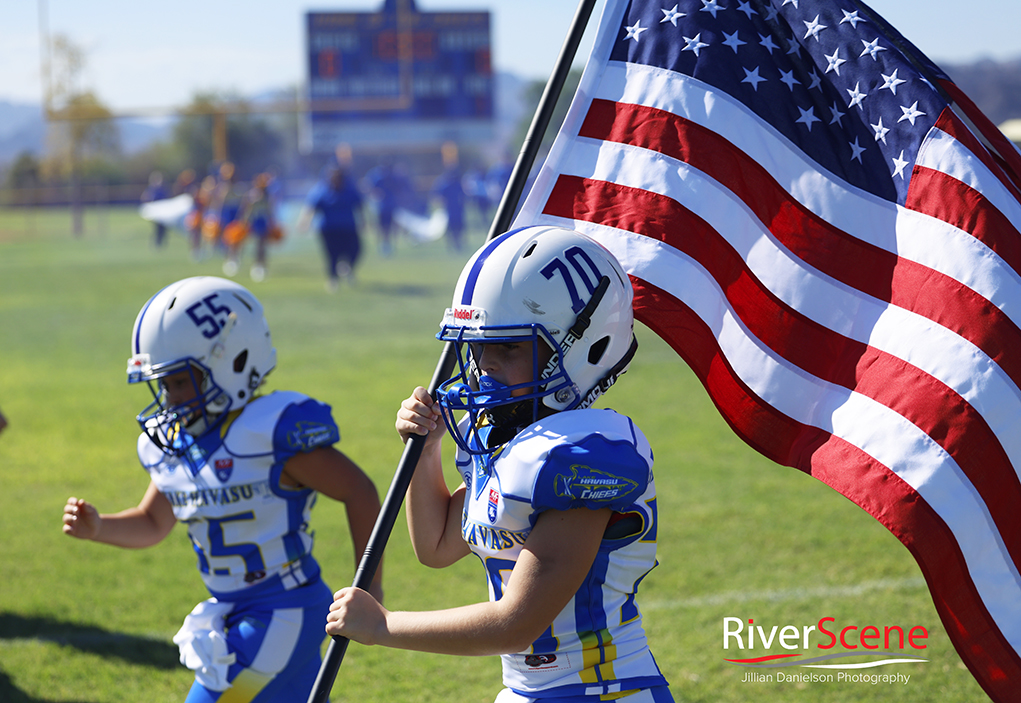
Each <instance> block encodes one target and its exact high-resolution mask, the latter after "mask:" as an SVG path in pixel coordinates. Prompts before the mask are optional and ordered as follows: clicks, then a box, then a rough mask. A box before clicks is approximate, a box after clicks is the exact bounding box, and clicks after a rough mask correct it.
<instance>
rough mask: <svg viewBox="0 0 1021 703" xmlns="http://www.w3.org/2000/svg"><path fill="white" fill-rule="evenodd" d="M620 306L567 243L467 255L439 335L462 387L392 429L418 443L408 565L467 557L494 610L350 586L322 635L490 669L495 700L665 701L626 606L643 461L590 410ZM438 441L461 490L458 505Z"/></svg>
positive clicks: (515, 235) (602, 381)
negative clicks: (451, 657)
mask: <svg viewBox="0 0 1021 703" xmlns="http://www.w3.org/2000/svg"><path fill="white" fill-rule="evenodd" d="M631 302H632V289H631V284H630V282H629V280H628V278H627V275H626V274H625V273H624V271H623V269H622V268H621V267H620V264H619V263H618V262H617V261H616V259H615V258H614V257H613V255H612V254H610V252H609V251H607V250H606V249H605V248H603V247H602V246H601V245H599V244H598V243H596V242H595V241H594V240H592V239H590V238H588V237H586V236H585V235H583V234H581V233H579V232H574V231H572V230H566V229H561V228H556V227H526V228H524V229H521V230H516V231H514V232H510V233H507V234H505V235H503V236H501V237H498V238H497V239H495V240H492V241H491V242H489V243H487V244H486V245H484V246H483V247H482V248H481V249H480V250H479V251H478V252H477V253H476V254H475V255H474V256H473V257H472V259H471V260H470V261H469V262H468V264H467V265H466V266H465V268H464V270H463V271H462V272H461V277H460V279H459V280H458V283H457V287H456V288H455V291H454V300H453V306H452V307H451V308H450V309H448V310H447V312H446V314H445V315H444V318H443V322H442V324H441V331H440V334H439V335H437V336H438V338H439V339H440V340H442V341H446V342H450V343H453V344H454V345H455V347H456V349H457V355H458V364H459V372H458V374H457V375H456V376H454V377H453V378H451V379H450V380H448V381H447V382H446V383H444V384H442V385H441V387H440V389H439V390H438V391H437V394H436V395H437V398H436V399H435V400H434V399H433V398H431V397H430V396H429V394H428V392H427V391H426V390H425V389H424V388H421V387H420V388H417V389H415V391H414V392H413V394H412V395H411V397H410V398H408V399H407V400H405V401H404V402H403V403H402V404H401V409H400V410H399V411H398V414H397V431H398V432H399V433H400V436H401V438H402V439H403V440H404V441H405V442H407V440H408V439H409V438H410V437H411V435H415V434H417V435H424V436H425V437H426V439H425V444H424V448H423V450H422V457H421V459H420V460H419V462H418V465H417V468H416V470H415V474H414V477H413V478H412V481H411V484H410V487H409V490H408V496H407V517H408V526H409V530H410V532H411V541H412V545H413V546H414V548H415V553H416V555H417V556H418V558H419V560H420V561H421V562H422V563H424V564H426V565H428V566H432V567H437V568H440V567H444V566H449V565H450V564H453V563H454V562H456V561H458V560H459V559H461V558H462V557H464V556H467V555H468V554H470V553H475V555H476V556H478V557H479V558H480V559H481V560H482V563H483V565H484V566H485V569H486V576H487V579H488V581H489V593H490V599H489V601H488V602H485V603H475V604H473V605H468V606H463V607H459V608H451V609H448V610H442V611H432V612H390V611H388V610H386V609H385V608H383V606H382V605H380V604H379V603H378V602H377V601H375V600H374V599H373V598H372V597H371V595H369V594H368V593H366V592H365V591H362V590H359V589H357V588H345V589H342V590H340V591H338V592H337V593H336V595H335V596H334V598H335V600H334V603H333V605H332V606H331V608H330V617H329V624H328V625H327V627H326V631H327V632H328V633H329V634H331V635H343V636H345V637H349V638H351V639H353V640H355V641H357V642H362V643H364V644H381V645H385V646H388V647H399V648H402V649H413V650H420V651H426V652H436V653H442V654H457V655H466V656H467V655H480V654H499V655H501V659H502V663H503V683H504V686H505V687H506V688H505V689H504V690H503V691H502V692H501V693H500V694H499V695H498V696H497V699H496V700H497V703H535V702H536V701H540V702H541V701H549V702H550V703H556V702H557V701H570V702H571V703H582V702H583V701H584V702H587V701H591V702H592V703H596V702H597V701H605V700H618V699H619V700H620V701H624V702H625V703H667V702H669V701H672V700H673V699H672V697H671V694H670V690H669V688H668V685H667V682H666V680H665V679H664V677H663V675H662V674H661V673H660V671H659V668H658V667H657V665H656V661H655V659H653V656H652V653H651V652H650V651H649V646H648V643H647V641H646V637H645V632H644V629H643V627H642V616H641V613H640V611H639V609H638V606H637V604H636V596H637V591H638V584H639V583H640V582H641V581H642V579H643V578H644V577H645V576H646V575H647V574H648V573H649V571H651V570H652V568H653V567H654V566H655V565H656V533H657V529H658V528H657V510H656V492H655V487H654V483H653V476H652V450H651V448H650V447H649V444H648V442H647V441H646V439H645V437H644V435H643V434H642V432H641V431H640V430H639V429H638V428H637V427H636V426H635V425H634V423H633V422H632V421H631V420H630V419H629V418H628V417H625V416H623V415H619V414H617V413H616V412H614V411H613V410H597V409H593V408H591V407H590V406H591V404H592V403H593V402H594V401H595V400H596V399H597V398H598V397H599V396H600V395H601V394H602V393H603V392H604V391H606V390H607V389H608V388H609V387H610V386H611V384H613V382H614V381H615V380H616V379H617V378H618V377H619V376H620V375H621V374H622V373H624V371H625V370H626V369H627V367H628V364H629V363H630V361H631V358H632V357H633V355H634V353H635V350H636V348H637V343H636V342H635V339H634V334H633V331H632V327H633V315H632V308H631ZM461 412H464V417H463V418H462V419H461V420H460V422H458V421H457V419H456V418H455V417H454V414H455V413H461ZM446 432H449V433H450V434H451V436H452V437H453V439H454V440H455V443H456V444H457V452H456V455H455V464H456V468H457V472H458V474H459V478H460V479H461V481H462V483H461V485H460V487H459V488H457V489H456V490H455V491H454V492H453V494H451V492H450V491H449V489H448V488H447V483H446V480H445V478H444V475H443V470H442V466H441V462H442V452H441V441H440V440H441V439H442V437H443V435H444V434H445V433H446Z"/></svg>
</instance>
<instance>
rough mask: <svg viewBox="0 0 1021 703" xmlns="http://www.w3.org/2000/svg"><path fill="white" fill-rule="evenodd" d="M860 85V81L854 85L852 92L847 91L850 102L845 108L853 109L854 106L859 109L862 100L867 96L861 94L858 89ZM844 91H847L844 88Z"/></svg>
mask: <svg viewBox="0 0 1021 703" xmlns="http://www.w3.org/2000/svg"><path fill="white" fill-rule="evenodd" d="M860 85H861V81H858V82H857V83H855V84H854V90H848V91H847V94H848V95H850V96H851V102H849V103H847V106H848V107H849V108H850V107H855V106H857V107H861V102H862V100H864V99H865V97H866V96H867V95H868V93H863V92H861V91H860V90H859V89H858V87H859V86H860ZM845 90H847V89H846V88H845ZM862 109H864V108H862Z"/></svg>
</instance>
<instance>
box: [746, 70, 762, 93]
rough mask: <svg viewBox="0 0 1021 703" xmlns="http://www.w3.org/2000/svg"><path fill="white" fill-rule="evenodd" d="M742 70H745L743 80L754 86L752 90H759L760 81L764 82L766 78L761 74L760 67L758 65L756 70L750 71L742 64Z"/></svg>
mask: <svg viewBox="0 0 1021 703" xmlns="http://www.w3.org/2000/svg"><path fill="white" fill-rule="evenodd" d="M741 70H743V71H744V78H743V79H742V80H741V82H742V83H749V84H750V85H751V86H752V90H754V91H755V92H756V93H757V92H759V83H762V82H764V81H765V80H766V79H765V78H763V77H762V76H760V75H759V67H758V66H756V67H755V69H754V70H752V71H749V70H748V69H747V68H744V67H743V66H742V68H741Z"/></svg>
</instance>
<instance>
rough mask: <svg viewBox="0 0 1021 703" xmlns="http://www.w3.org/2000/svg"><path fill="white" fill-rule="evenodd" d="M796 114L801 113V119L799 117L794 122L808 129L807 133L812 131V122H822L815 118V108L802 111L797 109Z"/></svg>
mask: <svg viewBox="0 0 1021 703" xmlns="http://www.w3.org/2000/svg"><path fill="white" fill-rule="evenodd" d="M798 112H800V113H801V117H799V118H798V119H796V120H794V121H795V122H800V123H802V124H804V125H805V126H806V127H808V131H809V132H811V131H812V124H813V123H814V122H822V120H820V119H819V118H818V117H816V116H815V108H814V107H810V108H808V109H807V110H802V109H801V108H800V107H799V108H798Z"/></svg>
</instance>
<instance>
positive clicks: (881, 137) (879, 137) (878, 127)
mask: <svg viewBox="0 0 1021 703" xmlns="http://www.w3.org/2000/svg"><path fill="white" fill-rule="evenodd" d="M869 127H871V128H872V129H873V130H874V131H875V133H876V141H877V142H882V143H883V144H886V135H887V133H888V132H889V131H890V128H889V127H884V126H883V118H882V117H880V118H879V123H878V124H872V123H869Z"/></svg>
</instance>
